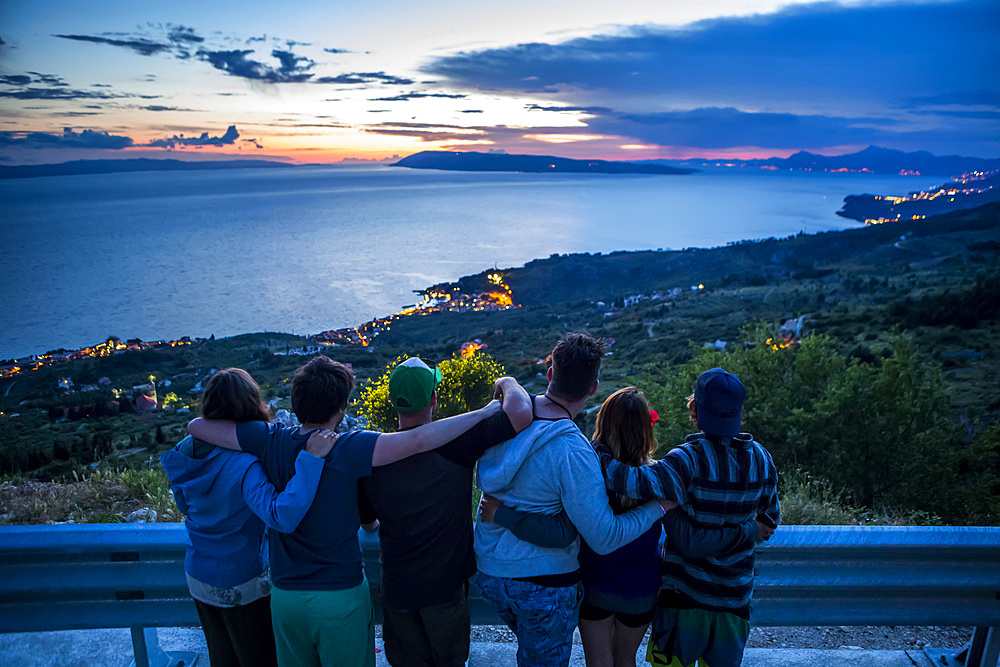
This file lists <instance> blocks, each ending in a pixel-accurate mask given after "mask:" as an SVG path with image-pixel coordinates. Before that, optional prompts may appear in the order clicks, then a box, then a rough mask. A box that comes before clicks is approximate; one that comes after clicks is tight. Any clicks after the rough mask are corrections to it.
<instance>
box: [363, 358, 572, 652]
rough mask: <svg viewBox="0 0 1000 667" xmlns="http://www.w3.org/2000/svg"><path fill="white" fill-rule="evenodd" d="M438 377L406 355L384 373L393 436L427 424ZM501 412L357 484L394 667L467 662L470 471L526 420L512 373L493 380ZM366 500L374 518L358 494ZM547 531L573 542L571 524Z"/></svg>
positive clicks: (526, 402)
mask: <svg viewBox="0 0 1000 667" xmlns="http://www.w3.org/2000/svg"><path fill="white" fill-rule="evenodd" d="M440 381H441V372H440V371H439V370H437V369H436V368H431V367H430V366H428V365H427V364H426V363H424V362H423V361H422V360H420V359H418V358H416V357H411V358H409V359H407V360H406V361H404V362H402V363H401V364H399V365H398V366H396V368H394V369H393V371H392V373H391V375H390V376H389V398H390V400H391V402H392V405H393V407H394V408H395V410H396V412H397V415H398V418H399V430H400V431H406V430H409V429H411V428H416V427H418V426H421V425H423V424H427V423H429V422H430V421H431V420H432V419H433V414H434V408H435V406H436V405H437V392H436V388H437V384H438V382H440ZM496 392H497V396H498V397H501V398H502V409H501V411H500V412H499V413H497V414H496V415H493V416H491V417H488V418H487V419H485V420H483V421H481V422H480V423H479V424H477V425H476V426H474V427H473V428H472V429H470V430H469V431H467V432H466V433H464V434H463V435H461V436H459V437H458V438H456V439H454V440H452V441H451V442H449V443H447V444H445V445H444V446H443V447H440V448H438V449H435V450H433V451H431V452H427V453H425V454H417V455H416V456H411V457H410V458H407V459H404V460H401V461H397V462H396V463H393V464H390V465H387V466H382V467H380V468H375V469H373V470H372V474H371V476H370V477H367V478H364V479H363V480H362V487H363V490H364V493H363V497H362V521H363V522H374V520H375V518H377V519H378V520H379V522H380V529H379V532H380V535H379V537H380V540H381V543H382V555H381V559H382V595H383V605H382V608H383V611H384V621H383V625H382V637H383V640H384V643H385V655H386V660H387V661H388V662H389V664H391V665H393V667H400V666H402V667H410V666H417V665H419V666H426V665H449V666H452V665H463V664H465V661H466V660H467V659H468V657H469V633H470V629H471V626H470V618H469V603H468V592H469V584H468V582H469V578H470V577H471V576H472V575H473V574H475V573H476V560H475V550H474V548H473V527H472V511H471V510H472V469H473V466H475V464H476V461H477V460H478V459H479V457H480V456H481V455H482V454H483V452H485V451H486V450H487V449H488V448H490V447H492V446H494V445H498V444H499V443H501V442H503V441H504V440H508V439H510V438H513V437H514V436H515V435H516V434H517V433H518V432H520V431H522V430H524V429H525V428H526V427H527V426H528V425H529V424H530V423H531V419H532V417H531V401H530V398H529V397H528V394H527V393H526V392H525V391H524V389H522V388H521V386H520V385H518V384H517V382H516V381H515V380H514V378H511V377H503V378H500V379H499V380H497V382H496ZM365 497H367V499H368V500H369V501H370V503H371V510H370V511H371V512H372V513H371V514H369V513H368V512H366V510H365V508H364V504H365V503H364V498H365ZM563 521H564V523H560V522H559V520H558V519H554V520H553V521H552V523H553V527H552V529H551V532H555V533H559V532H560V531H562V533H565V534H566V535H567V537H566V538H565V539H567V540H572V539H573V538H574V536H575V530H573V529H572V526H571V524H569V522H568V519H565V515H564V517H563Z"/></svg>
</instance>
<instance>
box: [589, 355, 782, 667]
mask: <svg viewBox="0 0 1000 667" xmlns="http://www.w3.org/2000/svg"><path fill="white" fill-rule="evenodd" d="M745 396H746V391H745V389H744V387H743V383H742V382H741V381H740V379H739V378H738V377H736V376H735V375H733V374H732V373H729V372H727V371H725V370H723V369H721V368H713V369H711V370H708V371H705V372H704V373H702V374H701V375H700V376H699V377H698V381H697V384H696V385H695V391H694V394H693V395H692V396H691V397H689V399H688V409H689V411H690V415H691V419H692V421H694V422H695V423H696V424H697V425H698V428H699V429H700V432H699V433H695V434H693V435H689V436H688V437H687V439H686V440H685V442H684V443H683V444H681V445H680V446H678V447H676V448H674V449H672V450H671V451H670V452H669V453H667V455H666V456H665V457H663V459H661V460H660V461H657V462H655V463H653V464H651V465H647V466H629V465H627V464H624V463H622V462H620V461H617V460H615V458H614V456H612V454H611V452H610V450H609V449H604V450H601V449H599V450H598V453H599V454H600V456H601V464H602V465H603V466H604V469H605V477H606V479H607V483H608V487H609V488H611V489H612V490H614V491H615V492H617V493H620V494H622V495H624V496H628V497H630V498H635V499H637V500H653V499H666V500H672V501H675V502H677V503H678V504H679V505H680V506H681V508H682V509H683V510H684V512H685V513H686V514H687V515H688V517H689V518H690V520H691V522H692V524H693V525H694V526H696V527H699V526H700V527H705V528H720V527H723V526H738V525H741V524H743V523H745V522H746V521H748V520H751V519H754V518H756V519H757V520H759V521H760V522H762V523H763V524H764V525H765V526H768V527H769V528H771V529H773V528H776V527H777V525H778V522H779V520H780V511H779V507H778V493H777V471H776V470H775V467H774V462H773V461H772V460H771V455H770V453H768V451H767V450H766V449H765V448H764V447H763V445H761V444H760V443H758V442H756V441H755V440H754V439H753V436H751V435H750V434H749V433H741V432H740V424H741V417H742V409H743V401H744V398H745ZM660 555H661V572H662V575H663V582H662V588H661V590H660V596H659V600H658V601H657V606H656V613H655V615H654V617H653V629H652V634H651V636H650V641H649V647H648V650H647V655H646V659H647V660H648V661H649V662H650V663H651V664H652V665H654V667H658V666H665V665H669V666H671V667H682V666H687V665H693V664H695V663H696V662H697V661H698V660H699V659H701V660H702V664H707V665H708V666H709V667H736V666H737V665H739V664H740V662H741V661H742V659H743V650H744V647H745V646H746V639H747V635H748V634H749V632H750V600H751V597H752V594H753V575H754V545H753V544H745V545H743V546H740V547H738V548H736V549H734V550H731V551H729V552H726V553H723V554H721V555H717V556H707V557H699V558H692V557H685V556H683V555H682V554H681V553H679V552H678V551H677V549H676V548H675V547H673V546H672V545H671V542H670V541H669V540H668V541H667V542H665V543H664V546H663V549H662V551H661V554H660Z"/></svg>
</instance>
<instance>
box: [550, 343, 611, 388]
mask: <svg viewBox="0 0 1000 667" xmlns="http://www.w3.org/2000/svg"><path fill="white" fill-rule="evenodd" d="M604 349H605V348H604V339H603V338H592V337H590V336H588V335H587V334H582V333H573V334H569V335H568V336H566V337H565V338H563V339H562V340H561V341H559V342H558V343H556V346H555V348H554V349H553V350H552V385H551V389H552V392H553V393H555V394H556V395H557V396H561V397H563V398H567V399H569V400H571V401H578V400H580V399H581V398H583V397H585V396H586V395H587V393H588V392H589V391H590V388H591V387H593V386H594V382H596V381H597V378H598V377H599V376H600V374H601V359H603V358H604Z"/></svg>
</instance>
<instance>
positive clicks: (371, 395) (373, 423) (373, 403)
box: [354, 352, 504, 432]
mask: <svg viewBox="0 0 1000 667" xmlns="http://www.w3.org/2000/svg"><path fill="white" fill-rule="evenodd" d="M407 358H408V357H405V356H404V357H399V358H397V359H396V360H395V361H394V362H393V363H391V364H389V365H388V366H387V367H386V368H385V370H384V371H383V372H382V374H381V375H379V376H377V377H373V378H372V379H371V380H369V381H368V382H366V383H364V384H363V385H362V387H361V389H360V391H359V392H358V398H357V399H356V400H355V402H354V409H355V410H356V411H357V413H358V415H359V416H362V417H364V418H365V419H366V420H367V422H368V427H369V428H371V429H373V430H376V431H383V432H392V431H395V430H396V427H397V421H396V410H395V409H394V408H393V407H392V402H391V401H390V400H389V375H390V374H391V373H392V369H393V368H395V367H396V365H397V364H399V363H401V362H403V361H405V360H406V359H407ZM438 370H440V371H441V382H439V383H438V386H437V393H438V405H437V414H436V416H437V417H451V416H453V415H457V414H461V413H463V412H468V411H469V410H474V409H476V408H480V407H482V406H483V405H485V404H486V403H487V402H489V400H490V399H491V398H492V397H493V383H494V382H495V381H496V379H497V378H499V377H500V376H501V375H503V374H504V368H503V366H501V365H500V364H499V363H498V362H497V360H496V359H494V358H493V357H491V356H490V355H488V354H485V353H482V352H477V353H476V354H473V355H471V356H469V357H461V356H458V355H455V356H454V357H452V358H451V359H445V360H444V361H442V362H441V363H440V364H438Z"/></svg>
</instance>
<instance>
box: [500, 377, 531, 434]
mask: <svg viewBox="0 0 1000 667" xmlns="http://www.w3.org/2000/svg"><path fill="white" fill-rule="evenodd" d="M493 397H494V398H499V399H501V402H502V406H503V411H504V412H505V413H506V414H507V419H509V420H510V425H511V426H513V427H514V430H515V431H516V432H518V433H520V432H521V431H523V430H524V429H526V428H528V426H529V425H530V424H531V420H532V419H533V417H534V415H533V414H532V409H531V397H530V396H528V392H527V391H525V390H524V387H522V386H521V385H519V384H518V383H517V380H515V379H514V378H512V377H510V376H509V375H505V376H504V377H502V378H500V379H498V380H497V381H496V385H495V390H494V393H493Z"/></svg>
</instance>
